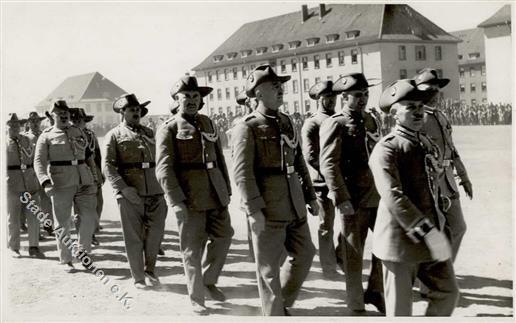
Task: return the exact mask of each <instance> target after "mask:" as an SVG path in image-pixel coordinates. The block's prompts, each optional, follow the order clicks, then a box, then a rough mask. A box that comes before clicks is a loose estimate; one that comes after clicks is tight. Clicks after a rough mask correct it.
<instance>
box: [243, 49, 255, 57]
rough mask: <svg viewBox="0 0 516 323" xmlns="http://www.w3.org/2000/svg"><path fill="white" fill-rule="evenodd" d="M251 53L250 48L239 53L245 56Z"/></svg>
mask: <svg viewBox="0 0 516 323" xmlns="http://www.w3.org/2000/svg"><path fill="white" fill-rule="evenodd" d="M252 53H253V51H252V50H251V49H245V50H243V51H241V52H240V55H241V56H242V57H247V56H249V55H251V54H252Z"/></svg>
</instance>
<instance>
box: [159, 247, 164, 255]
mask: <svg viewBox="0 0 516 323" xmlns="http://www.w3.org/2000/svg"><path fill="white" fill-rule="evenodd" d="M158 255H160V256H164V255H165V250H163V248H159V250H158Z"/></svg>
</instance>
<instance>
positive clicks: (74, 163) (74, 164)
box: [71, 159, 79, 166]
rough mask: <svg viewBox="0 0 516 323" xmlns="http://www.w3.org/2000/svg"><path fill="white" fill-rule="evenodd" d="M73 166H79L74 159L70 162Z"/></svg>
mask: <svg viewBox="0 0 516 323" xmlns="http://www.w3.org/2000/svg"><path fill="white" fill-rule="evenodd" d="M71 162H72V165H73V166H77V165H79V161H78V160H77V159H74V160H72V161H71Z"/></svg>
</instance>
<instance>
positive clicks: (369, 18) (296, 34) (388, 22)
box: [193, 4, 459, 71]
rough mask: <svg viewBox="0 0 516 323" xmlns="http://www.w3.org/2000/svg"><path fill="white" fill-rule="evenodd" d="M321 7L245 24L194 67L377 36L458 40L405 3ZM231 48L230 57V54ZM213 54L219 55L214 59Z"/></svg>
mask: <svg viewBox="0 0 516 323" xmlns="http://www.w3.org/2000/svg"><path fill="white" fill-rule="evenodd" d="M323 6H324V5H323ZM324 8H325V10H324V11H323V15H322V17H321V14H320V13H321V5H319V6H318V7H315V8H309V9H308V10H307V13H308V15H307V16H308V17H307V19H305V21H303V10H301V11H296V12H292V13H289V14H285V15H281V16H276V17H272V18H268V19H263V20H258V21H253V22H250V23H246V24H244V25H243V26H241V27H240V28H239V29H238V30H237V31H236V32H235V33H233V34H232V35H231V36H230V37H229V38H228V39H227V40H226V41H225V42H224V43H222V44H221V45H220V46H219V47H218V48H217V49H215V51H213V53H211V54H210V55H209V56H208V57H207V58H206V59H205V60H204V61H203V62H201V63H200V64H199V65H197V66H196V67H194V68H193V70H196V71H199V70H206V69H210V68H215V67H224V66H231V65H236V64H243V63H249V62H256V61H264V60H265V61H266V60H269V59H276V58H278V57H285V56H292V55H301V54H308V53H311V52H319V51H321V50H331V49H336V48H343V47H350V46H357V45H359V44H365V43H372V42H379V41H440V42H455V43H456V42H459V40H458V39H456V38H455V37H453V36H452V35H450V34H448V33H447V32H446V31H444V30H443V29H441V28H440V27H439V26H437V25H435V24H434V23H432V22H431V21H430V20H428V19H426V18H425V17H424V16H422V15H421V14H419V13H418V12H417V11H415V10H414V9H412V8H411V7H410V6H408V5H390V4H331V5H326V6H324ZM357 33H358V34H357ZM335 34H337V35H338V39H337V40H336V41H335V42H332V43H328V42H327V41H326V37H327V36H328V37H331V36H329V35H335ZM311 38H319V42H318V43H317V44H315V45H313V46H309V45H308V40H309V39H311ZM293 41H299V42H300V46H299V47H297V48H295V49H289V42H293ZM279 44H280V45H282V46H283V48H282V49H281V50H279V51H277V52H273V48H272V46H274V45H279ZM261 47H267V51H266V52H265V53H263V54H261V55H257V54H256V53H257V51H256V50H257V49H258V48H261ZM244 50H251V51H252V54H250V55H249V56H247V57H242V53H241V52H242V51H244ZM231 53H233V54H232V55H233V56H234V57H233V58H231V59H230V56H231ZM228 54H229V55H228ZM235 54H236V55H235ZM216 56H219V58H220V57H221V56H222V57H223V58H222V59H221V60H220V61H218V62H215V61H214V57H216Z"/></svg>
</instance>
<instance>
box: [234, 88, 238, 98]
mask: <svg viewBox="0 0 516 323" xmlns="http://www.w3.org/2000/svg"><path fill="white" fill-rule="evenodd" d="M233 92H234V93H235V98H236V97H237V96H238V86H235V87H234V88H233Z"/></svg>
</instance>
